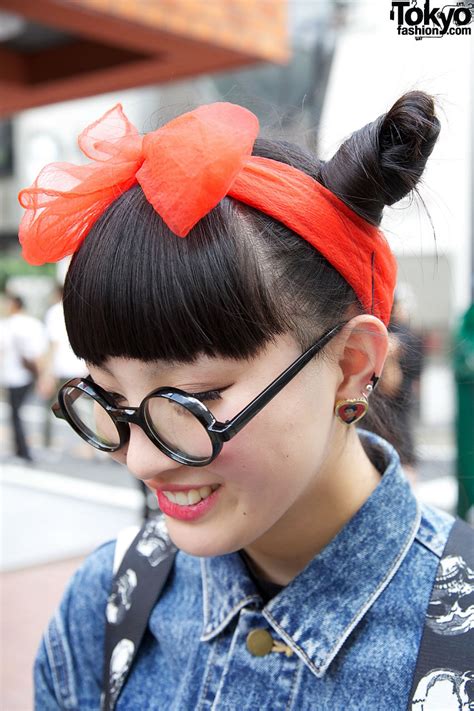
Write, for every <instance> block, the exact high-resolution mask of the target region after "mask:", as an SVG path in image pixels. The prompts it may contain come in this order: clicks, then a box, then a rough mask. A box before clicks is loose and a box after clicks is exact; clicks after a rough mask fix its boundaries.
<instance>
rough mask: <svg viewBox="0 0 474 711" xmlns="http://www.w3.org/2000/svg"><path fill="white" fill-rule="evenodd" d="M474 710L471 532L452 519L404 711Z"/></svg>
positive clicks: (473, 554) (473, 558)
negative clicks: (406, 707)
mask: <svg viewBox="0 0 474 711" xmlns="http://www.w3.org/2000/svg"><path fill="white" fill-rule="evenodd" d="M448 698H449V709H470V708H474V528H472V526H469V524H467V523H466V522H465V521H462V520H461V519H459V518H456V520H455V522H454V524H453V526H452V528H451V531H450V534H449V537H448V540H447V542H446V546H445V549H444V551H443V555H442V556H441V560H440V562H439V565H438V570H437V572H436V578H435V581H434V585H433V590H432V593H431V599H430V602H429V605H428V610H427V613H426V618H425V627H424V629H423V636H422V639H421V645H420V648H419V652H418V659H417V663H416V669H415V674H414V677H413V683H412V688H411V691H410V696H409V702H408V710H407V711H421V710H422V709H423V711H429V710H430V709H441V708H446V709H447V708H448V706H447V705H446V704H447V703H448Z"/></svg>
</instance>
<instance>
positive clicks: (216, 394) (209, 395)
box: [108, 390, 222, 407]
mask: <svg viewBox="0 0 474 711" xmlns="http://www.w3.org/2000/svg"><path fill="white" fill-rule="evenodd" d="M221 392H222V390H208V391H207V392H203V393H188V395H192V396H193V397H195V398H196V399H197V400H200V401H201V402H209V401H210V400H221V399H222V398H221V395H220V394H221ZM108 395H109V396H110V397H111V398H112V399H113V401H114V404H115V405H116V406H117V407H120V404H119V403H120V401H123V400H124V399H125V398H123V397H122V395H119V393H111V392H109V393H108Z"/></svg>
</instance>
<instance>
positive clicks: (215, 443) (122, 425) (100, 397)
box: [51, 321, 348, 467]
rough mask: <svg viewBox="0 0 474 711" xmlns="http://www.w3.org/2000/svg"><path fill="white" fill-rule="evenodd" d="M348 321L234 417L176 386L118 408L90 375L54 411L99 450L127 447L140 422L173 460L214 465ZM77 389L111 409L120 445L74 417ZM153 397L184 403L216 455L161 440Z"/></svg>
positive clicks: (70, 384) (77, 382) (73, 382)
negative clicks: (196, 454) (70, 406)
mask: <svg viewBox="0 0 474 711" xmlns="http://www.w3.org/2000/svg"><path fill="white" fill-rule="evenodd" d="M347 323H348V321H343V322H341V323H339V324H337V325H336V326H334V327H333V328H331V329H330V330H329V331H327V332H326V333H324V334H323V335H322V336H321V338H319V339H318V340H317V341H316V343H314V344H313V345H312V346H310V347H309V348H308V349H307V350H306V351H304V353H302V354H301V355H300V356H298V358H297V359H296V360H295V361H293V363H291V365H289V366H288V367H287V368H286V369H285V370H284V371H283V372H282V373H281V374H280V375H278V376H277V377H276V378H275V379H274V380H272V382H271V383H270V384H269V385H267V387H266V388H265V389H264V390H262V392H261V393H259V394H258V395H257V396H256V397H254V399H253V400H252V401H251V402H250V403H249V404H248V405H246V406H245V407H244V408H243V410H241V411H240V412H238V413H237V415H235V416H234V417H233V418H232V419H231V420H226V421H225V422H220V421H219V420H217V419H216V418H215V417H214V415H213V414H212V412H211V410H209V408H208V407H206V405H204V403H202V402H201V401H200V400H198V399H197V398H195V397H193V396H192V395H191V394H189V393H186V392H185V391H184V390H180V389H179V388H172V387H161V388H156V389H155V390H152V391H151V392H150V393H148V395H146V396H145V397H144V398H143V400H142V402H141V403H140V405H139V406H138V407H117V406H116V405H114V404H113V402H111V399H110V395H109V394H108V393H107V391H106V390H104V389H103V388H101V387H100V385H97V384H96V383H94V382H93V381H92V380H90V379H88V378H87V377H86V378H73V379H72V380H69V381H68V382H67V383H64V385H62V386H61V388H60V390H59V392H58V400H57V401H56V402H55V403H54V405H53V406H52V408H51V410H52V412H53V414H54V415H55V417H57V418H58V419H62V420H65V421H66V422H68V424H69V425H70V426H71V427H72V429H73V430H74V431H75V432H77V434H78V435H79V436H80V437H82V439H84V440H85V441H86V442H87V443H88V444H90V445H91V446H92V447H95V448H96V449H99V450H101V451H104V452H109V453H111V452H117V451H118V450H119V449H121V448H122V447H124V446H125V445H126V444H127V442H128V441H129V439H130V424H135V425H138V426H139V427H140V428H141V429H142V430H143V431H144V432H145V434H146V435H147V437H148V438H149V439H150V440H151V441H152V442H153V444H154V445H155V446H156V447H158V449H159V450H160V451H161V452H163V454H166V455H167V456H168V457H170V459H172V460H174V461H175V462H179V463H180V464H185V465H187V466H192V467H203V466H207V465H208V464H210V463H211V462H212V461H214V459H215V458H216V457H217V456H218V454H219V453H220V452H221V450H222V447H223V445H224V443H225V442H228V441H229V440H231V439H232V437H235V435H236V434H237V433H238V432H240V430H241V429H242V428H243V427H245V425H247V424H248V423H249V422H250V421H251V420H252V419H253V418H254V417H255V415H258V413H259V412H260V411H261V410H262V409H263V408H264V407H265V405H267V404H268V403H269V402H270V401H271V400H272V399H273V398H274V397H275V396H276V395H278V393H279V392H280V391H281V390H282V389H283V388H284V387H285V385H287V384H288V383H289V382H290V381H291V380H292V379H293V378H294V377H295V376H296V375H297V374H298V373H299V372H300V370H302V368H304V366H305V365H306V364H307V363H309V362H310V360H311V359H312V358H313V357H314V356H315V355H316V354H317V353H319V352H320V351H321V350H322V349H323V348H324V347H325V346H326V345H327V344H328V343H329V341H330V340H331V339H332V338H334V336H336V335H337V334H338V333H339V332H340V331H341V330H342V328H343V327H344V326H345V325H346V324H347ZM71 387H74V388H77V389H78V390H82V391H83V392H84V393H86V394H87V395H89V396H90V397H91V398H93V399H94V400H95V401H96V402H97V403H98V404H99V405H101V406H102V407H103V408H104V410H105V411H106V412H107V414H108V415H109V417H110V418H111V419H112V421H113V422H114V424H115V426H116V428H117V432H118V434H119V437H120V442H119V444H118V445H116V446H115V445H110V446H108V445H105V444H104V445H101V444H99V443H97V442H94V441H92V440H91V438H90V437H88V435H87V434H86V433H85V432H84V431H82V430H81V428H80V427H79V426H78V425H77V424H76V422H75V421H74V419H73V418H72V417H71V415H70V414H69V412H68V410H67V407H66V404H65V393H66V389H67V388H71ZM153 397H163V398H165V399H168V400H172V401H173V402H176V403H178V404H179V405H182V406H183V407H185V408H187V409H188V410H189V411H190V412H191V413H192V414H193V415H194V416H195V417H196V418H197V419H198V420H199V422H200V423H201V424H202V425H203V427H204V429H205V430H206V431H207V434H208V436H209V438H210V440H211V445H212V454H211V455H210V457H208V458H207V459H206V460H205V461H202V462H200V461H199V462H197V461H193V460H192V459H190V458H189V457H185V456H184V455H181V454H179V453H177V452H175V451H173V450H172V449H170V448H169V447H168V446H167V445H166V444H165V443H164V442H162V441H161V440H160V438H159V437H158V436H157V434H156V433H155V431H154V430H153V429H152V428H151V427H150V425H149V423H148V421H147V410H146V406H147V402H148V400H150V398H153Z"/></svg>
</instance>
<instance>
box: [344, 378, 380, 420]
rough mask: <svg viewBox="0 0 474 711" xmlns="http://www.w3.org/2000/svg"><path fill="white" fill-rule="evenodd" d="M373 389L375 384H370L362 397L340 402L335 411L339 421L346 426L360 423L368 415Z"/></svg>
mask: <svg viewBox="0 0 474 711" xmlns="http://www.w3.org/2000/svg"><path fill="white" fill-rule="evenodd" d="M373 389H374V386H373V384H372V383H368V384H367V385H366V386H365V388H364V393H363V394H362V395H361V396H360V397H356V398H349V399H347V400H338V402H336V406H335V409H334V414H335V415H336V417H337V419H338V420H340V421H341V422H343V423H344V424H345V425H353V424H354V423H355V422H359V420H361V419H362V418H363V417H364V415H366V414H367V411H368V409H369V401H368V397H369V395H370V393H371V392H372V391H373Z"/></svg>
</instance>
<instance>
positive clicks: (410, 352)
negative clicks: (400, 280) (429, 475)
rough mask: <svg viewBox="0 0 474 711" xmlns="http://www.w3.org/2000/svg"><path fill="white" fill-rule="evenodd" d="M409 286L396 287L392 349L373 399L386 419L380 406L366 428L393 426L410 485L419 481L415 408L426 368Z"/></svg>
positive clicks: (383, 430)
mask: <svg viewBox="0 0 474 711" xmlns="http://www.w3.org/2000/svg"><path fill="white" fill-rule="evenodd" d="M406 293H407V289H406V287H405V286H404V288H402V289H397V291H396V292H395V297H394V304H393V308H392V314H391V318H390V323H389V326H388V331H389V350H388V354H387V359H386V361H385V366H384V371H383V376H382V378H381V380H380V383H379V386H378V389H377V393H376V394H375V396H374V399H375V400H377V401H379V403H380V407H379V408H378V411H380V409H381V408H383V409H384V411H385V413H384V414H385V416H384V417H383V418H381V417H379V416H378V414H377V409H375V410H372V411H371V412H369V413H368V417H367V421H366V422H367V427H368V428H369V429H370V430H371V431H372V432H375V433H376V434H379V435H382V436H384V435H385V433H386V430H387V428H389V429H390V433H391V435H390V441H391V442H392V444H393V445H394V447H395V448H396V449H397V451H398V454H399V455H400V461H401V463H402V464H403V468H404V471H405V474H406V475H407V477H408V479H409V480H410V483H411V484H415V483H416V465H417V463H418V457H417V454H416V446H415V427H416V410H417V405H418V399H419V393H420V379H421V374H422V369H423V358H424V354H423V353H424V351H423V339H422V337H421V336H420V335H419V334H418V333H416V331H415V330H414V329H412V328H411V326H410V313H409V311H408V305H407V300H406V299H405V298H404V297H403V296H402V294H403V295H404V294H406Z"/></svg>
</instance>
